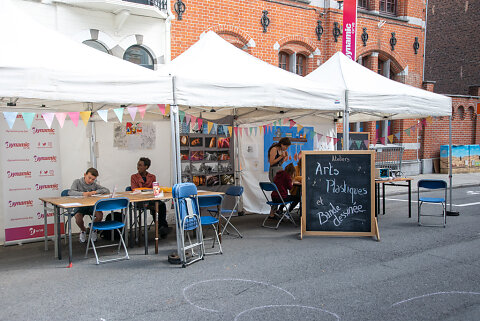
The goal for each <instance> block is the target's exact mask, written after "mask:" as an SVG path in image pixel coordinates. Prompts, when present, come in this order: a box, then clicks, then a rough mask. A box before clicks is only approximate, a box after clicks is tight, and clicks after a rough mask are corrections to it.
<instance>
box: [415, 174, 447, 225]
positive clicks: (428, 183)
mask: <svg viewBox="0 0 480 321" xmlns="http://www.w3.org/2000/svg"><path fill="white" fill-rule="evenodd" d="M440 189H444V190H445V196H444V197H425V196H422V197H420V192H421V191H420V190H422V192H425V191H427V190H440ZM417 199H418V225H424V226H442V224H428V225H426V224H422V222H421V221H420V217H421V216H437V217H443V227H444V228H445V226H446V225H447V201H446V200H447V182H445V181H444V180H441V179H421V180H419V181H418V183H417ZM423 203H433V204H441V205H442V215H438V214H421V208H422V204H423Z"/></svg>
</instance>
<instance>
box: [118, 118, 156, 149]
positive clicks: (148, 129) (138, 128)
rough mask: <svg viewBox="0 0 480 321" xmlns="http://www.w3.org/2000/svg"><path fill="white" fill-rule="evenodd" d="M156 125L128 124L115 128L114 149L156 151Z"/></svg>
mask: <svg viewBox="0 0 480 321" xmlns="http://www.w3.org/2000/svg"><path fill="white" fill-rule="evenodd" d="M155 137H156V136H155V125H154V124H151V123H140V122H127V123H121V124H115V125H114V127H113V147H117V148H120V149H126V150H139V149H154V148H155Z"/></svg>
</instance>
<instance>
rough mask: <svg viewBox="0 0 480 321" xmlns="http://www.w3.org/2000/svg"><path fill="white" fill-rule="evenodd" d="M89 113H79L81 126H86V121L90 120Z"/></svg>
mask: <svg viewBox="0 0 480 321" xmlns="http://www.w3.org/2000/svg"><path fill="white" fill-rule="evenodd" d="M91 114H92V112H91V111H81V112H80V118H82V121H83V124H84V125H85V126H87V123H88V120H89V119H90V115H91Z"/></svg>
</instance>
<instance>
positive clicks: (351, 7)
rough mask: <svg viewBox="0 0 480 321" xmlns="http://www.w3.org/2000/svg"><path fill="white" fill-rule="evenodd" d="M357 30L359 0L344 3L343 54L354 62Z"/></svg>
mask: <svg viewBox="0 0 480 321" xmlns="http://www.w3.org/2000/svg"><path fill="white" fill-rule="evenodd" d="M356 30H357V0H345V1H344V2H343V36H342V52H343V53H344V54H345V56H347V57H348V58H350V59H352V60H353V61H355V60H356V56H355V49H356V43H355V31H356Z"/></svg>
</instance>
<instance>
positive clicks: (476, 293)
mask: <svg viewBox="0 0 480 321" xmlns="http://www.w3.org/2000/svg"><path fill="white" fill-rule="evenodd" d="M440 294H471V295H480V293H479V292H465V291H449V292H435V293H428V294H424V295H420V296H416V297H413V298H410V299H406V300H403V301H399V302H396V303H394V304H392V305H391V306H392V307H393V306H396V305H399V304H402V303H405V302H409V301H413V300H417V299H421V298H426V297H429V296H434V295H440Z"/></svg>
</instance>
